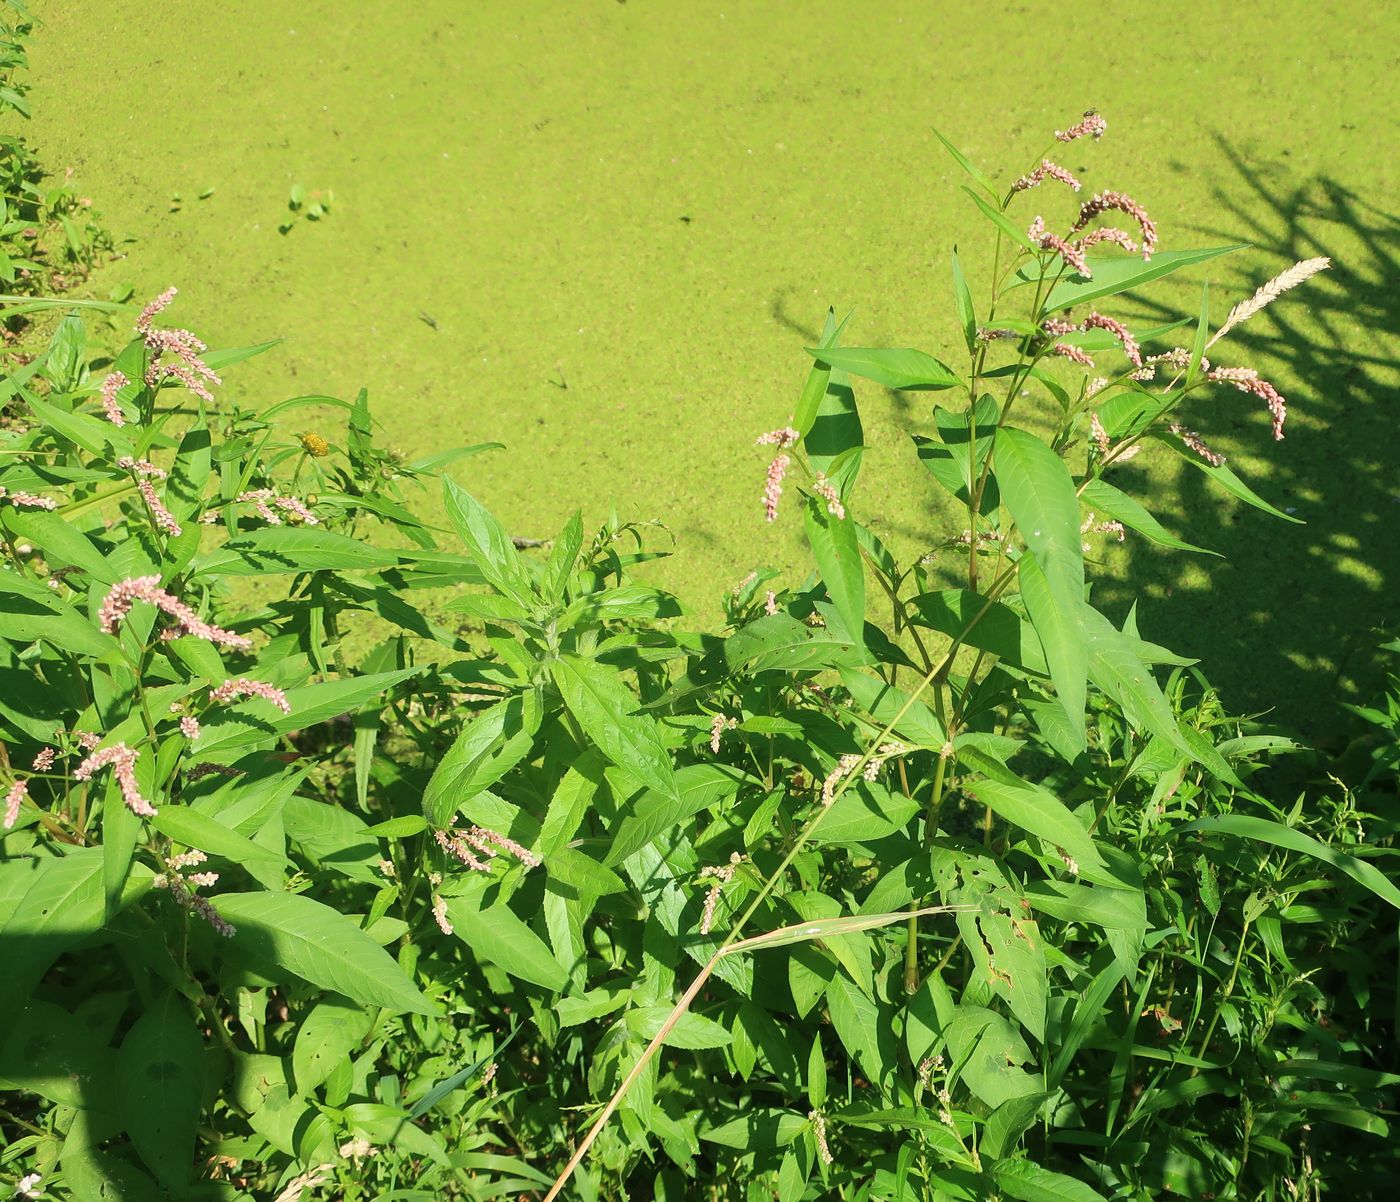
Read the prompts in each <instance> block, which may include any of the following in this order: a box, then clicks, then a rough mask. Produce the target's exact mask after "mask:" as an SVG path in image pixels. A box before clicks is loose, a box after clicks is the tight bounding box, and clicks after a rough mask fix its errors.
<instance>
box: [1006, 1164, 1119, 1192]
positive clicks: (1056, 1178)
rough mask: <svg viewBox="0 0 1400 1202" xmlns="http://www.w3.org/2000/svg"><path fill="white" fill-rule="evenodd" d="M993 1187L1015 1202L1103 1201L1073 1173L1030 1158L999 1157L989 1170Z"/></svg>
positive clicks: (1093, 1189)
mask: <svg viewBox="0 0 1400 1202" xmlns="http://www.w3.org/2000/svg"><path fill="white" fill-rule="evenodd" d="M992 1176H993V1177H994V1178H995V1179H996V1183H997V1188H998V1189H1000V1190H1001V1192H1002V1193H1003V1194H1004V1195H1005V1196H1006V1197H1008V1198H1015V1199H1016V1200H1017V1202H1105V1200H1104V1196H1103V1195H1102V1194H1101V1193H1099V1191H1098V1190H1096V1189H1095V1188H1094V1187H1093V1186H1091V1185H1086V1184H1085V1183H1084V1182H1082V1181H1080V1180H1079V1179H1078V1178H1077V1177H1067V1176H1066V1175H1065V1174H1064V1173H1057V1172H1055V1171H1054V1170H1052V1169H1046V1168H1042V1167H1041V1166H1040V1165H1038V1164H1036V1163H1035V1162H1034V1161H1032V1160H1002V1161H999V1162H998V1163H997V1165H996V1167H995V1168H994V1169H993V1170H992Z"/></svg>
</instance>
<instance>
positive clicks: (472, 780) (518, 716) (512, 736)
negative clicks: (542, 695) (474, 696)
mask: <svg viewBox="0 0 1400 1202" xmlns="http://www.w3.org/2000/svg"><path fill="white" fill-rule="evenodd" d="M539 723H540V707H539V699H538V697H537V696H536V694H535V693H534V692H533V691H531V692H528V693H521V694H517V695H516V696H514V697H507V698H505V699H504V700H503V701H498V702H497V703H496V704H495V705H493V706H491V708H490V709H487V710H484V711H483V712H482V713H480V714H478V715H477V716H476V717H475V718H473V719H472V720H471V721H470V722H468V723H467V725H466V726H464V727H463V728H462V730H461V733H459V734H458V736H457V739H456V741H455V742H454V743H453V744H452V747H451V748H450V749H449V750H448V752H447V754H446V755H445V756H443V758H442V759H441V760H440V761H439V762H438V766H437V767H436V768H435V769H434V770H433V775H432V777H431V778H429V780H428V787H427V788H426V789H425V790H424V792H423V813H424V814H425V815H426V816H427V818H428V821H429V822H430V823H431V824H432V825H433V826H435V827H446V826H448V825H450V824H451V821H452V816H453V814H454V813H456V812H457V811H458V810H460V809H461V808H462V806H464V805H465V804H466V803H467V802H469V801H470V800H471V799H472V798H473V797H475V796H477V794H479V793H480V792H481V791H482V790H483V789H488V788H490V787H491V786H492V785H494V784H495V783H496V782H497V781H498V780H500V779H501V777H503V776H504V775H505V774H506V773H507V772H509V771H510V770H511V769H512V768H514V767H515V765H516V764H518V763H520V761H521V760H523V759H524V758H525V757H526V756H527V755H529V754H530V750H531V748H532V747H533V746H534V742H535V732H536V731H537V730H538V729H539Z"/></svg>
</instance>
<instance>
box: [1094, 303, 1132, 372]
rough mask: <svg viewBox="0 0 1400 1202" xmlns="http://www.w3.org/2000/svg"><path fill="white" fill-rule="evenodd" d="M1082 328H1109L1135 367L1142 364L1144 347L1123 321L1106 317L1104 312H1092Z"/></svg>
mask: <svg viewBox="0 0 1400 1202" xmlns="http://www.w3.org/2000/svg"><path fill="white" fill-rule="evenodd" d="M1080 329H1083V330H1107V331H1108V332H1109V333H1110V334H1112V335H1113V336H1114V337H1115V338H1116V339H1118V341H1119V342H1121V343H1122V344H1123V354H1125V355H1126V356H1127V357H1128V362H1129V363H1131V364H1132V365H1133V366H1134V367H1141V366H1142V348H1141V347H1139V346H1138V342H1137V339H1136V338H1134V337H1133V336H1132V335H1131V334H1130V333H1129V332H1128V327H1127V326H1125V325H1124V324H1123V323H1122V322H1121V321H1115V320H1114V319H1113V318H1112V317H1105V316H1104V315H1103V314H1102V313H1090V314H1089V316H1088V317H1086V318H1085V319H1084V321H1083V323H1082V324H1081V326H1080Z"/></svg>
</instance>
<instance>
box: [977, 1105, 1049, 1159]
mask: <svg viewBox="0 0 1400 1202" xmlns="http://www.w3.org/2000/svg"><path fill="white" fill-rule="evenodd" d="M1049 1097H1050V1095H1049V1094H1045V1093H1028V1094H1022V1095H1021V1096H1020V1097H1019V1098H1010V1099H1008V1100H1007V1101H1005V1102H1003V1103H1002V1104H1001V1105H1000V1106H998V1107H997V1108H996V1109H995V1110H994V1111H992V1113H991V1114H989V1115H988V1116H987V1124H986V1126H985V1127H984V1128H983V1131H982V1140H981V1144H980V1146H979V1148H978V1151H979V1152H980V1153H981V1154H982V1155H983V1156H992V1157H1001V1156H1004V1155H1006V1153H1008V1152H1010V1151H1012V1150H1013V1149H1014V1148H1015V1147H1016V1144H1017V1141H1018V1140H1019V1139H1020V1138H1021V1136H1022V1135H1024V1134H1025V1131H1026V1128H1028V1127H1029V1126H1030V1125H1031V1123H1033V1122H1034V1121H1035V1116H1036V1115H1037V1114H1039V1113H1040V1108H1041V1107H1042V1106H1043V1105H1044V1104H1045V1102H1046V1100H1047V1099H1048V1098H1049Z"/></svg>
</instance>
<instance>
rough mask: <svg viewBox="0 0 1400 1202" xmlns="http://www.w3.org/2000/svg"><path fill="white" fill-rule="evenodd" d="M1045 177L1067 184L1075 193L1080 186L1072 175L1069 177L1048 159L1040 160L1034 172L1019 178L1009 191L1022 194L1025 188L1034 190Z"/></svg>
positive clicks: (1066, 172)
mask: <svg viewBox="0 0 1400 1202" xmlns="http://www.w3.org/2000/svg"><path fill="white" fill-rule="evenodd" d="M1047 176H1049V178H1051V179H1056V180H1059V181H1060V183H1062V184H1068V185H1069V186H1070V187H1071V188H1073V189H1074V190H1075V191H1076V192H1078V191H1079V189H1080V187H1081V186H1082V185H1081V184H1080V182H1079V181H1078V180H1077V179H1075V178H1074V176H1073V175H1071V174H1070V173H1069V172H1068V171H1066V170H1065V169H1064V168H1063V167H1061V166H1060V165H1059V164H1058V163H1052V162H1051V161H1050V160H1049V159H1041V160H1040V166H1039V167H1037V168H1036V169H1035V170H1034V171H1031V172H1028V173H1027V174H1025V175H1023V176H1021V178H1020V179H1018V180H1017V181H1016V182H1015V183H1014V184H1012V185H1011V190H1012V191H1013V192H1024V191H1026V189H1027V188H1034V187H1035V186H1036V185H1037V184H1038V183H1040V181H1041V180H1043V179H1045V178H1046V177H1047Z"/></svg>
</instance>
